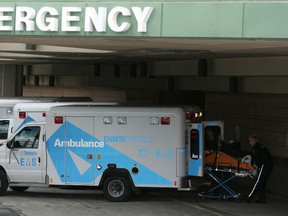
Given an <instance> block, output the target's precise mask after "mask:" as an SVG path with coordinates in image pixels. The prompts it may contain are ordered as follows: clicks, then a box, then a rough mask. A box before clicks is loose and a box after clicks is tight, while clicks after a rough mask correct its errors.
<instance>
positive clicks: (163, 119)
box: [161, 117, 170, 125]
mask: <svg viewBox="0 0 288 216" xmlns="http://www.w3.org/2000/svg"><path fill="white" fill-rule="evenodd" d="M161 125H170V117H161Z"/></svg>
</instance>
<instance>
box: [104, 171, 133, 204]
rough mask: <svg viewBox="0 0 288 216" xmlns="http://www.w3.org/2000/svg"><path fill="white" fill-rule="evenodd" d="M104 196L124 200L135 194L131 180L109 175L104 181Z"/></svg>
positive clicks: (112, 199)
mask: <svg viewBox="0 0 288 216" xmlns="http://www.w3.org/2000/svg"><path fill="white" fill-rule="evenodd" d="M102 190H103V193H104V196H105V197H106V198H107V199H108V200H109V201H112V202H123V201H126V200H128V199H130V198H131V197H132V196H133V194H134V193H133V189H132V187H131V183H130V181H129V180H128V179H127V178H125V177H118V176H112V177H107V178H106V179H105V180H104V183H103V188H102Z"/></svg>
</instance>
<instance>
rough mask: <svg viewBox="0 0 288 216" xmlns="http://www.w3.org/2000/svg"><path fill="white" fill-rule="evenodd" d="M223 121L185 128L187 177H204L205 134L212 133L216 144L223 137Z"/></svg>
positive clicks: (201, 123) (205, 122) (189, 125)
mask: <svg viewBox="0 0 288 216" xmlns="http://www.w3.org/2000/svg"><path fill="white" fill-rule="evenodd" d="M223 125H224V124H223V121H203V122H199V123H191V124H187V126H186V144H187V150H188V151H187V155H186V158H187V159H186V160H187V164H188V166H187V169H188V170H187V173H188V175H189V176H199V177H202V176H203V175H204V169H205V142H206V139H205V137H206V132H207V131H208V130H209V131H213V134H214V135H215V138H216V139H217V140H218V141H217V142H221V140H223V137H224V130H223Z"/></svg>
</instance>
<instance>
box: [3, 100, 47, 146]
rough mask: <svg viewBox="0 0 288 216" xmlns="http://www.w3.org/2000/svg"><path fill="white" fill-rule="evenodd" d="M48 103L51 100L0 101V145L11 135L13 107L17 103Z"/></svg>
mask: <svg viewBox="0 0 288 216" xmlns="http://www.w3.org/2000/svg"><path fill="white" fill-rule="evenodd" d="M40 100H41V101H43V102H45V101H46V102H50V101H52V99H45V100H44V99H38V98H32V97H31V98H30V97H20V98H5V99H0V143H2V142H3V141H5V140H6V139H8V137H9V136H10V135H11V134H12V133H13V119H14V107H15V105H16V104H18V103H37V102H39V101H40Z"/></svg>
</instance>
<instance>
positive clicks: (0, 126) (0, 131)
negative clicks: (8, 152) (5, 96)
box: [0, 120, 9, 139]
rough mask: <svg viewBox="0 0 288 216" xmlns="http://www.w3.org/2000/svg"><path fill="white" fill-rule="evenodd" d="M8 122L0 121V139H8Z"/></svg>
mask: <svg viewBox="0 0 288 216" xmlns="http://www.w3.org/2000/svg"><path fill="white" fill-rule="evenodd" d="M8 129H9V120H0V139H7V138H8Z"/></svg>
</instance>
